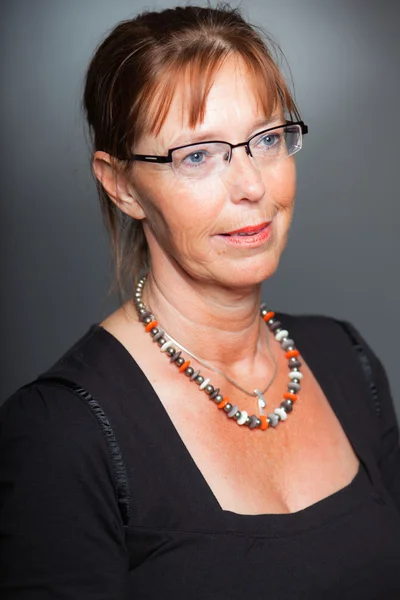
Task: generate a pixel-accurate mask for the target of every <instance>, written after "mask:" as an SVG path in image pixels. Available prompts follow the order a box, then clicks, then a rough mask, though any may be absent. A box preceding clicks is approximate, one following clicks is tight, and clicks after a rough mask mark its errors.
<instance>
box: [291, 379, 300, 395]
mask: <svg viewBox="0 0 400 600" xmlns="http://www.w3.org/2000/svg"><path fill="white" fill-rule="evenodd" d="M288 390H289V392H292V393H293V394H295V393H296V392H299V391H300V390H301V387H300V384H299V383H293V381H291V382H290V383H288Z"/></svg>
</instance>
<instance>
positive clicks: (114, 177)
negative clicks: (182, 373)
mask: <svg viewBox="0 0 400 600" xmlns="http://www.w3.org/2000/svg"><path fill="white" fill-rule="evenodd" d="M92 166H93V172H94V174H95V176H96V179H98V181H99V182H100V183H101V185H102V186H103V188H104V189H105V191H106V192H107V194H108V196H109V197H110V199H111V200H112V202H114V204H115V205H116V206H117V207H118V208H119V209H120V210H122V212H124V213H126V214H127V215H129V216H130V217H132V218H133V219H139V220H142V219H144V218H145V217H146V215H145V213H144V211H143V208H142V206H141V204H140V202H139V200H138V197H137V194H136V193H135V191H134V189H133V188H132V185H131V184H130V183H129V181H128V177H127V175H126V174H125V173H124V172H123V171H122V170H121V169H120V168H119V166H118V164H117V162H116V161H115V159H114V158H113V157H112V156H111V155H110V154H108V153H107V152H102V151H97V152H95V155H94V157H93V163H92Z"/></svg>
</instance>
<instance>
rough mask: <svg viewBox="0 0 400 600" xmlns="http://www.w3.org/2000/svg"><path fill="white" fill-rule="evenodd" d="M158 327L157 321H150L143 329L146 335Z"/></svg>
mask: <svg viewBox="0 0 400 600" xmlns="http://www.w3.org/2000/svg"><path fill="white" fill-rule="evenodd" d="M157 325H158V321H151V322H150V323H149V324H148V325H146V327H145V331H147V333H148V332H149V331H151V330H152V329H153V327H157Z"/></svg>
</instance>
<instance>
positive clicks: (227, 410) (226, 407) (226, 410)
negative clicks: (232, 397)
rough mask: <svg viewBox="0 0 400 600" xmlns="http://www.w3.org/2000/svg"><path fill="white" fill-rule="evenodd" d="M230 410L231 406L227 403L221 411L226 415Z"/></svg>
mask: <svg viewBox="0 0 400 600" xmlns="http://www.w3.org/2000/svg"><path fill="white" fill-rule="evenodd" d="M231 409H232V404H230V403H229V402H228V404H225V406H224V408H223V410H224V411H225V412H226V413H228V412H229V411H230V410H231Z"/></svg>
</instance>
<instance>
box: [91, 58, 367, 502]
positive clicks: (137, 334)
mask: <svg viewBox="0 0 400 600" xmlns="http://www.w3.org/2000/svg"><path fill="white" fill-rule="evenodd" d="M274 114H275V120H274V121H273V122H271V123H268V122H265V115H263V114H262V112H261V111H260V108H259V105H258V103H257V99H256V96H255V95H254V93H253V86H252V80H251V78H249V76H248V74H247V73H246V69H245V68H244V66H243V65H242V64H241V63H240V61H238V60H233V59H232V60H229V61H227V62H226V63H225V64H224V65H223V66H222V68H221V69H220V71H219V72H218V74H217V76H216V78H215V80H214V84H213V86H212V88H211V90H210V93H209V96H208V98H207V104H206V111H205V117H204V121H203V122H202V123H200V124H198V125H197V126H196V127H195V129H194V130H191V129H190V128H189V127H188V125H187V120H186V112H185V106H184V104H183V102H182V96H181V94H180V91H179V90H178V91H177V93H176V95H175V98H174V101H173V104H172V106H171V109H170V111H169V113H168V115H167V119H166V121H165V123H164V125H163V127H162V129H161V131H160V133H159V135H158V136H150V135H148V136H146V137H144V138H143V139H142V140H140V143H139V144H138V147H137V148H135V151H136V152H137V153H140V154H160V155H165V154H166V153H167V150H168V148H171V147H174V146H179V145H183V144H186V143H192V142H193V141H195V139H196V136H198V135H203V134H204V135H206V137H207V139H209V140H210V139H217V140H218V139H219V140H227V141H229V142H231V143H233V144H236V143H240V142H243V141H245V140H247V139H248V138H249V137H250V136H251V135H252V134H254V133H256V132H258V131H261V130H262V129H265V128H267V127H270V126H274V125H279V124H281V123H283V121H284V119H283V114H282V112H280V111H279V109H276V110H275V111H274ZM113 165H114V162H113V160H112V157H110V156H109V155H108V154H106V153H104V152H97V153H96V155H95V158H94V165H93V166H94V171H95V174H96V176H97V177H98V179H99V180H100V181H101V183H102V184H103V186H104V188H105V189H106V190H107V192H108V194H109V196H110V198H111V199H112V200H113V201H114V202H115V204H116V205H117V206H118V208H119V209H120V210H122V211H124V212H125V213H126V214H128V215H130V216H131V217H133V218H135V219H140V220H142V223H143V229H144V232H145V235H146V238H147V242H148V245H149V249H150V254H151V273H150V275H149V277H148V280H147V283H146V286H145V290H144V294H143V298H144V301H145V302H146V304H147V305H148V306H149V307H151V310H152V312H153V313H154V314H155V315H157V318H158V319H159V321H160V323H161V325H162V327H163V328H164V329H165V330H166V331H167V332H168V334H169V335H171V336H172V337H173V338H176V339H177V340H178V341H179V342H180V343H181V344H182V345H183V346H185V347H187V348H189V349H190V350H191V351H192V352H193V353H194V354H196V355H198V356H199V357H201V358H204V360H206V361H207V362H208V363H211V364H212V365H213V366H214V367H217V368H219V369H221V370H222V371H223V372H224V373H226V374H227V375H229V376H230V377H231V378H233V379H234V380H235V381H237V382H239V383H240V385H241V386H243V387H245V388H246V389H248V390H253V389H254V388H256V387H257V388H259V389H263V388H264V387H265V386H266V385H267V383H268V382H269V381H270V380H271V378H272V374H273V371H274V360H275V361H276V364H277V373H276V377H275V379H274V380H273V383H272V385H271V387H270V388H269V389H268V392H267V394H266V396H265V397H266V400H267V406H268V412H269V410H270V409H271V408H273V407H275V406H277V405H278V402H277V399H279V398H281V397H282V393H283V390H286V385H287V381H288V379H287V360H286V358H285V356H284V353H283V352H282V350H281V349H280V347H279V345H278V344H277V343H276V342H275V341H274V339H273V336H272V335H271V333H270V332H269V331H268V330H267V328H266V326H265V324H264V323H263V321H262V320H261V319H260V316H259V304H260V299H261V283H262V281H263V280H265V279H267V278H269V277H271V275H273V273H274V272H275V270H276V268H277V266H278V263H279V259H280V257H281V254H282V252H283V250H284V248H285V245H286V241H287V236H288V231H289V227H290V223H291V219H292V214H293V208H294V200H295V183H296V173H295V163H294V160H293V158H292V157H291V158H285V159H283V160H279V161H275V162H273V163H271V164H269V165H268V166H267V167H265V168H264V167H263V168H259V167H258V166H257V165H255V163H254V162H253V160H252V159H251V157H249V156H247V154H246V152H245V149H244V148H243V147H241V148H237V149H235V150H234V151H233V156H232V161H231V163H230V165H229V167H228V168H227V169H226V170H225V171H223V172H222V173H219V174H217V175H215V176H213V177H211V178H210V179H208V180H202V181H194V180H190V181H188V180H184V179H179V178H178V177H176V175H175V174H174V173H173V171H172V169H171V168H170V167H169V166H168V165H155V164H147V163H135V164H134V166H133V168H132V169H131V171H130V172H129V173H128V174H121V173H119V172H118V171H117V170H115V168H114V166H113ZM270 220H272V236H271V237H270V239H269V240H268V241H267V242H266V243H264V244H263V245H261V246H259V247H257V248H249V247H244V246H240V247H238V246H235V245H228V244H226V242H225V240H224V238H222V237H221V236H220V235H219V234H221V233H225V232H229V231H235V230H237V229H240V228H243V227H246V226H249V225H256V224H259V223H262V222H265V221H270ZM101 325H102V326H103V327H104V328H105V329H106V330H107V331H108V332H109V333H111V334H112V335H113V336H114V337H116V338H117V339H118V340H119V341H120V343H121V344H122V345H123V346H124V347H125V348H126V350H127V351H128V352H129V353H130V354H131V355H132V357H133V358H134V359H135V361H136V362H137V363H138V365H139V366H140V368H141V369H142V371H143V372H144V373H145V375H146V377H147V379H148V380H149V382H150V383H151V385H152V387H153V389H154V391H155V392H156V394H157V395H158V398H159V399H160V402H161V403H162V405H163V406H164V408H165V410H166V412H167V413H168V416H169V417H170V419H171V421H172V423H173V425H174V427H175V429H176V431H177V432H178V434H179V436H180V438H181V440H182V441H183V444H184V446H186V448H187V450H188V452H189V454H190V456H191V458H192V459H193V463H194V464H195V465H196V467H197V468H198V470H199V471H200V473H201V476H202V477H203V479H204V481H205V482H206V484H208V488H209V492H210V494H211V495H212V496H213V497H214V500H215V501H216V502H218V504H219V505H220V506H221V507H222V508H224V509H225V510H231V511H233V512H237V513H242V514H259V513H288V512H295V511H297V510H301V509H302V508H305V507H307V506H309V505H311V504H313V503H315V502H317V501H319V500H321V499H322V498H325V497H326V496H328V495H330V494H332V493H334V492H335V491H337V490H338V489H341V488H342V487H344V486H345V485H347V484H348V483H349V482H350V481H351V480H352V479H353V477H354V475H355V473H356V472H357V469H358V465H359V461H358V459H357V457H356V455H355V453H354V451H353V449H352V447H351V445H350V443H349V441H348V439H347V437H346V435H345V433H344V431H343V429H342V427H341V425H340V423H339V421H338V419H337V418H336V416H335V414H334V413H333V411H332V409H331V407H330V404H329V402H328V401H327V399H326V397H325V395H324V393H323V391H322V390H321V388H320V386H319V384H318V382H317V381H316V380H315V377H314V376H313V373H312V372H311V371H310V369H309V368H308V366H307V364H306V363H305V361H304V360H303V359H302V362H303V366H302V373H303V375H304V379H303V380H302V390H301V402H298V403H297V404H296V407H295V412H296V414H295V415H293V416H292V417H289V418H288V420H287V421H286V422H285V423H282V424H280V425H279V426H278V427H277V428H276V429H273V430H269V431H268V432H265V433H266V435H265V434H264V433H263V432H252V433H250V432H249V430H248V428H247V427H239V426H238V425H237V424H236V423H233V422H232V421H230V420H229V421H228V420H227V419H226V417H224V416H221V414H220V411H218V410H216V408H215V405H214V403H212V402H207V401H205V402H204V401H203V402H201V404H199V391H198V389H197V387H196V386H194V385H193V384H192V383H191V382H189V381H188V379H187V378H186V377H184V376H177V373H176V369H174V368H171V365H170V363H169V361H166V360H165V356H164V355H162V354H161V353H160V352H156V351H155V346H154V344H153V342H152V340H151V337H150V336H149V334H146V333H144V332H143V326H142V324H141V323H139V322H138V318H137V315H136V312H135V310H134V308H133V306H132V303H131V302H130V301H129V302H127V303H126V304H125V305H123V306H122V307H120V308H119V309H118V310H117V311H115V312H114V313H113V314H112V315H110V316H109V317H108V318H107V319H105V320H104V321H103V322H102V323H101ZM268 342H269V344H270V350H269V348H268ZM194 366H195V365H194ZM200 368H201V372H202V373H203V374H204V375H205V376H206V377H210V379H211V382H212V384H213V385H214V386H215V387H217V386H218V387H220V388H221V390H223V392H222V393H223V394H224V395H227V396H229V398H230V400H231V403H232V404H238V405H239V406H240V409H241V410H246V411H247V412H248V413H249V414H253V413H254V412H255V411H256V407H255V399H254V397H251V396H245V395H244V394H243V393H242V392H240V391H238V390H237V389H236V388H235V387H234V386H232V385H230V384H229V383H228V382H227V381H226V380H225V379H224V378H223V377H221V376H219V375H217V374H216V373H214V372H212V371H209V372H207V369H205V368H204V367H203V366H200ZM203 400H204V399H203ZM256 412H257V411H256ZM194 423H195V424H196V426H195V427H194V426H193V424H194ZM316 448H317V449H318V451H317V452H316ZM239 449H240V450H239ZM193 463H192V462H190V463H189V464H190V465H192V464H193ZM233 491H234V493H232V492H233Z"/></svg>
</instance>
